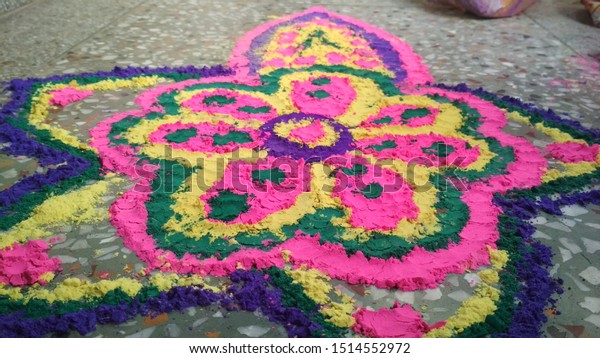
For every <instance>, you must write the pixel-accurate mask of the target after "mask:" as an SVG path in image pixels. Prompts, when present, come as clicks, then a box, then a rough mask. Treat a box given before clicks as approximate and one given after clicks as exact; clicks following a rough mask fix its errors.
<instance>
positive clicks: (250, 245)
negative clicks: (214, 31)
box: [0, 8, 600, 337]
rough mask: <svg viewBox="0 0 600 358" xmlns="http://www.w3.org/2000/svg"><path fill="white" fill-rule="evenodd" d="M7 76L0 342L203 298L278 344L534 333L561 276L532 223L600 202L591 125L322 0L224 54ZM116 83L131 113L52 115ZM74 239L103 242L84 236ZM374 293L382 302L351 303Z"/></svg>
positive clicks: (83, 328) (89, 328)
mask: <svg viewBox="0 0 600 358" xmlns="http://www.w3.org/2000/svg"><path fill="white" fill-rule="evenodd" d="M9 89H10V90H11V91H12V95H13V97H12V101H11V102H9V103H8V104H6V105H5V107H4V109H3V110H2V112H1V115H2V118H1V121H0V127H1V130H0V141H1V142H2V143H4V144H3V145H2V150H3V151H4V152H5V153H6V154H7V155H9V156H21V155H25V156H29V157H32V158H36V159H37V160H38V162H39V166H40V167H41V168H42V169H43V170H40V171H37V172H35V173H33V174H31V175H29V176H24V177H23V178H21V179H19V180H18V181H16V182H14V183H13V184H12V185H10V186H7V187H6V189H5V190H4V191H2V192H0V203H1V207H0V216H1V219H0V231H1V232H0V244H1V247H0V336H3V337H32V336H33V337H44V336H53V335H68V334H71V333H73V332H76V333H78V334H81V335H89V334H91V333H92V332H94V331H95V330H97V329H98V328H99V327H102V326H104V325H111V324H121V323H125V322H128V321H131V320H135V319H136V318H137V317H138V316H144V317H146V319H145V322H146V323H147V324H154V323H152V322H158V321H159V320H160V319H163V318H164V317H166V316H161V315H165V314H170V313H171V312H172V311H181V312H183V311H184V310H186V309H191V308H194V309H195V308H197V307H207V306H213V307H214V306H218V307H220V308H221V309H224V310H226V311H239V310H241V311H250V312H257V313H259V314H260V316H261V317H264V319H267V320H270V321H271V322H273V323H275V324H278V325H280V326H281V327H283V328H284V329H285V331H286V332H287V335H288V336H290V337H353V336H366V337H485V336H488V337H535V336H539V335H540V332H541V327H542V325H543V323H544V320H545V319H546V315H544V311H545V310H548V309H552V308H553V304H554V303H555V300H556V295H558V294H560V293H561V291H562V289H561V286H560V280H557V279H554V278H552V276H551V275H550V273H549V269H550V266H551V264H552V262H551V255H552V253H551V252H550V250H549V249H548V248H547V247H546V246H544V245H542V244H541V243H539V242H537V241H536V240H535V239H534V238H533V237H532V234H533V232H534V229H533V226H532V224H531V223H530V222H529V221H527V220H529V219H532V218H534V217H535V216H537V215H538V213H540V212H546V213H549V214H553V215H560V214H561V207H562V206H564V205H571V204H574V203H576V204H579V205H585V204H593V203H596V204H597V203H598V202H600V193H599V192H598V191H594V190H591V189H590V188H592V187H593V184H594V183H597V181H598V179H599V178H600V176H599V173H600V172H599V165H600V155H599V149H598V148H600V132H599V131H598V130H593V129H586V128H584V127H582V126H581V125H580V124H579V123H577V122H574V121H571V120H567V119H563V118H560V117H558V116H557V115H556V114H555V113H554V112H552V111H545V110H541V109H538V108H536V107H534V106H533V105H529V104H525V103H522V102H521V101H519V100H517V99H514V98H510V97H503V98H500V97H497V96H495V95H493V94H491V93H488V92H485V91H483V90H481V89H478V90H472V89H469V88H467V87H466V86H465V85H462V84H461V85H458V86H455V87H451V86H445V85H441V84H435V82H434V79H433V78H432V77H431V76H430V75H429V73H428V69H427V67H426V66H425V65H424V64H423V63H422V62H421V58H420V57H419V56H418V55H416V54H415V53H414V52H413V51H412V49H411V48H410V47H409V46H408V45H407V44H405V43H404V42H402V41H400V40H399V39H398V38H395V37H394V36H392V35H390V34H387V33H385V32H384V31H382V30H380V29H377V28H375V27H373V26H371V25H368V24H365V23H362V22H360V21H358V20H355V19H352V18H349V17H346V16H341V15H337V14H334V13H331V12H329V11H327V10H325V9H323V8H313V9H310V10H307V11H305V12H303V13H300V14H295V15H290V16H286V17H283V18H280V19H277V20H274V21H271V22H269V23H267V24H264V25H262V26H260V27H258V28H256V29H255V30H252V31H250V32H249V33H247V34H246V35H245V36H243V37H242V38H241V39H240V41H239V43H238V44H237V46H236V47H235V49H234V50H233V53H232V56H231V59H230V61H229V63H228V68H224V67H214V68H203V69H197V68H194V67H185V68H161V69H147V68H126V69H122V68H116V69H115V70H114V71H112V72H98V73H93V74H81V75H64V76H53V77H49V78H46V79H27V80H13V81H12V82H11V84H10V88H9ZM127 90H131V91H132V93H133V91H136V94H135V96H136V98H135V99H134V101H133V102H132V103H135V106H136V108H135V109H131V110H128V111H119V110H118V109H115V110H111V111H107V110H104V111H103V113H110V115H105V116H104V118H101V119H100V120H99V121H97V122H94V123H93V125H92V127H91V129H90V130H89V133H87V132H86V133H81V132H79V131H71V130H69V129H68V127H67V126H62V125H61V124H60V123H59V121H56V120H53V118H54V117H52V116H56V114H57V113H66V115H68V114H69V113H71V115H72V116H73V117H74V118H73V121H74V120H76V119H75V115H74V114H73V113H76V112H77V110H78V108H79V107H77V106H79V105H84V104H85V103H97V102H98V101H99V100H100V99H101V98H102V96H103V95H106V94H109V93H112V92H114V91H127ZM111 91H112V92H111ZM120 96H124V94H123V92H120ZM132 99H133V98H132ZM86 101H88V102H86ZM103 108H105V107H103ZM129 108H131V107H129ZM510 121H518V122H520V123H522V124H525V125H528V126H530V129H531V131H537V132H539V133H542V134H543V135H544V138H545V142H544V145H543V146H540V145H538V144H536V145H534V143H533V141H532V140H531V138H528V137H522V136H518V135H516V134H514V133H512V134H511V132H510V131H509V130H508V129H507V127H508V123H509V122H510ZM93 226H99V227H102V230H103V233H101V234H93V235H90V234H89V232H90V230H91V229H90V227H93ZM77 232H78V233H79V234H78V235H87V239H88V240H96V241H98V242H99V243H100V244H102V245H105V246H102V248H101V249H99V250H96V251H94V252H91V251H92V250H88V251H77V250H85V249H86V248H87V246H86V245H87V243H86V241H85V240H79V237H77V234H73V233H77ZM82 237H83V236H82ZM76 251H77V252H87V253H88V254H89V257H81V256H79V257H76V255H74V254H70V253H72V252H76ZM115 257H116V258H118V260H121V261H119V262H120V267H118V268H115V267H114V266H112V267H111V266H107V265H104V266H103V262H110V261H108V260H109V259H114V258H115ZM91 263H93V265H91ZM121 267H123V268H121ZM465 274H468V275H470V277H472V280H473V284H472V288H471V291H470V292H466V293H465V294H466V297H463V299H462V300H461V303H460V305H459V306H458V307H455V308H454V309H452V310H451V311H449V310H444V311H440V312H447V313H444V315H437V316H436V317H437V318H435V319H432V318H430V317H432V316H430V315H428V314H424V310H423V307H422V306H420V305H418V304H416V303H415V301H414V300H413V299H406V297H414V296H411V295H413V293H414V292H422V291H425V290H428V291H427V292H429V294H431V295H434V294H435V292H438V291H439V290H440V288H443V287H447V286H448V285H447V282H448V280H449V279H450V278H451V277H455V276H456V275H465ZM382 292H383V293H384V294H387V293H392V294H393V295H392V297H396V298H397V299H395V300H392V301H390V302H387V303H386V304H379V305H373V306H371V305H369V307H367V304H364V303H365V302H366V301H367V300H361V299H358V297H359V296H364V297H373V299H374V300H375V299H376V297H377V296H379V295H380V294H381V293H382ZM357 295H358V296H357ZM157 317H159V318H160V319H159V318H157ZM157 324H158V323H157ZM198 325H199V324H198ZM193 328H194V329H196V326H194V327H193ZM190 329H192V328H190ZM199 334H200V335H203V334H202V333H199ZM211 334H212V333H211ZM204 336H210V335H208V333H207V334H204Z"/></svg>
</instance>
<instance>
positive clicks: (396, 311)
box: [352, 301, 431, 338]
mask: <svg viewBox="0 0 600 358" xmlns="http://www.w3.org/2000/svg"><path fill="white" fill-rule="evenodd" d="M354 318H355V319H356V324H355V325H354V327H352V329H353V330H354V331H355V332H357V333H360V334H362V335H364V336H366V337H389V338H401V337H404V338H419V337H422V336H423V334H425V333H427V332H429V330H430V329H431V328H430V327H429V326H428V325H427V323H425V322H424V321H423V319H422V318H421V314H420V313H419V312H417V311H415V310H413V309H412V307H410V306H409V305H400V304H399V303H398V301H396V302H395V303H394V306H393V307H392V308H391V309H390V308H382V309H380V310H378V311H370V310H367V309H365V308H363V309H361V310H360V311H358V312H357V313H355V314H354Z"/></svg>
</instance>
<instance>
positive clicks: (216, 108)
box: [181, 89, 277, 122]
mask: <svg viewBox="0 0 600 358" xmlns="http://www.w3.org/2000/svg"><path fill="white" fill-rule="evenodd" d="M213 96H223V97H226V98H227V99H229V100H233V101H234V102H233V103H228V104H217V103H209V104H207V103H205V100H206V99H208V98H210V97H213ZM181 105H182V106H184V107H187V108H190V109H191V110H193V111H194V112H206V113H208V114H227V115H230V116H233V117H234V118H237V119H242V120H247V119H256V120H260V121H263V122H266V121H268V120H269V119H272V118H274V117H275V116H277V112H275V109H273V107H271V105H270V104H268V103H267V102H265V101H264V100H262V99H260V98H257V97H253V96H251V95H248V94H242V93H239V92H236V91H231V90H227V89H217V90H215V91H205V92H200V93H198V94H197V95H195V96H193V97H192V98H190V99H189V100H187V101H185V102H183V103H182V104H181ZM247 106H248V107H254V108H259V107H268V108H269V110H268V112H266V113H262V112H261V113H250V112H246V111H241V110H240V109H241V108H243V107H247Z"/></svg>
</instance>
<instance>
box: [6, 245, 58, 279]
mask: <svg viewBox="0 0 600 358" xmlns="http://www.w3.org/2000/svg"><path fill="white" fill-rule="evenodd" d="M49 249H50V248H49V247H48V244H47V243H46V242H45V241H44V240H32V241H29V242H27V243H26V244H25V245H20V244H17V243H15V244H13V246H12V247H9V248H5V249H3V250H0V282H1V283H4V284H8V285H13V286H24V285H32V284H34V283H39V284H42V285H45V284H46V279H45V278H44V275H45V274H47V273H51V272H53V271H56V270H59V266H60V264H61V261H60V260H59V259H58V258H55V257H53V258H50V257H49V256H48V254H47V253H46V251H48V250H49Z"/></svg>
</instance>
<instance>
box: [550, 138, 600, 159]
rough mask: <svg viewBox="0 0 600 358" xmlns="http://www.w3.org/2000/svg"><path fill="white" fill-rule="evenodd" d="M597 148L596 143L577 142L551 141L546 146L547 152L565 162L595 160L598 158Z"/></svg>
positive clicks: (598, 147)
mask: <svg viewBox="0 0 600 358" xmlns="http://www.w3.org/2000/svg"><path fill="white" fill-rule="evenodd" d="M598 149H600V145H598V144H594V145H592V146H590V145H587V144H584V143H577V142H566V143H552V144H549V145H547V146H546V151H547V152H548V153H550V154H551V155H552V156H553V157H554V158H556V159H558V160H560V161H561V162H565V163H579V162H595V161H596V159H597V158H598Z"/></svg>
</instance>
